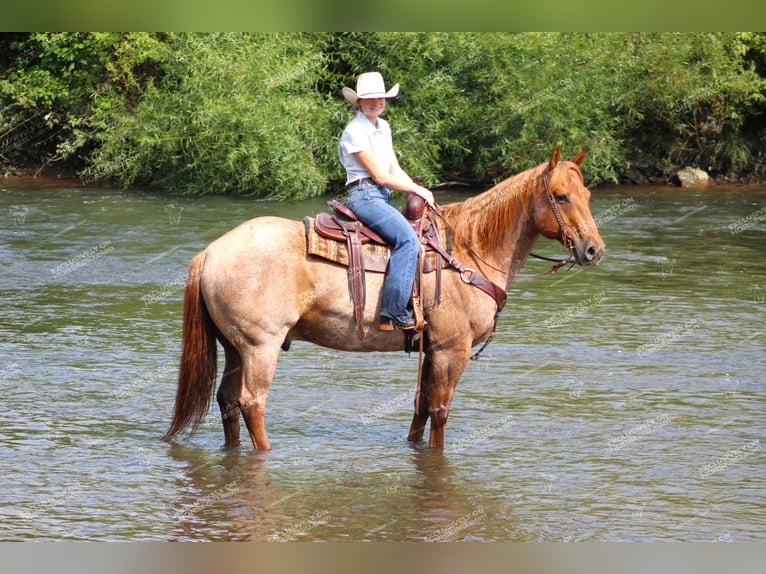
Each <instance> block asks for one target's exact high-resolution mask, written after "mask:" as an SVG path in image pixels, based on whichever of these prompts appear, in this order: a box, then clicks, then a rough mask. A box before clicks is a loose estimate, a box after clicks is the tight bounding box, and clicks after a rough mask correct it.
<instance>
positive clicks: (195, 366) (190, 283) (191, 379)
mask: <svg viewBox="0 0 766 574" xmlns="http://www.w3.org/2000/svg"><path fill="white" fill-rule="evenodd" d="M206 256H207V252H206V251H202V252H201V253H199V254H197V256H195V257H194V259H192V261H191V263H190V264H189V275H188V277H187V278H186V289H185V290H184V312H183V335H182V339H183V350H182V351H181V367H180V369H179V372H178V389H177V390H176V404H175V408H174V409H173V420H172V421H171V423H170V428H169V429H168V432H166V433H165V436H163V437H162V440H165V441H169V440H171V439H172V438H173V437H174V436H176V435H177V434H178V433H179V432H181V431H182V430H184V429H185V428H186V427H188V426H189V425H191V427H192V430H191V432H194V431H196V430H197V428H198V427H199V425H200V424H201V423H202V420H203V419H204V418H205V415H206V414H207V411H208V408H209V407H210V401H211V399H212V394H213V384H214V381H215V378H216V339H215V332H216V331H215V326H214V324H213V321H212V319H211V318H210V314H209V313H208V310H207V306H206V305H205V300H204V299H203V298H202V290H201V285H202V268H203V267H204V265H205V258H206Z"/></svg>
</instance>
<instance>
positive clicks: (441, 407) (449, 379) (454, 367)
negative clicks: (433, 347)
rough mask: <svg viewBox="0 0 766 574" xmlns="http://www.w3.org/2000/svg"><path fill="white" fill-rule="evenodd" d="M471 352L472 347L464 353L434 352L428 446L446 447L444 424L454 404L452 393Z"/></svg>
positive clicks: (430, 387)
mask: <svg viewBox="0 0 766 574" xmlns="http://www.w3.org/2000/svg"><path fill="white" fill-rule="evenodd" d="M469 354H470V348H469V349H467V351H465V352H463V353H460V352H457V353H456V352H454V351H451V352H446V351H440V352H439V353H435V354H434V357H433V359H432V361H433V367H432V378H433V380H432V382H431V385H430V386H429V393H428V394H429V398H428V414H429V416H430V417H431V434H430V436H429V440H428V446H430V447H431V448H444V426H445V425H446V424H447V417H448V416H449V410H450V406H451V405H452V395H453V393H454V392H455V387H457V383H458V381H459V380H460V376H461V375H462V374H463V371H464V370H465V367H466V365H467V364H468V357H469Z"/></svg>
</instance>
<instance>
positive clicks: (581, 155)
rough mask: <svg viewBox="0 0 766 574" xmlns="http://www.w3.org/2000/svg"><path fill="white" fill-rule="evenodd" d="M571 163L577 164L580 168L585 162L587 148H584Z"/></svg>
mask: <svg viewBox="0 0 766 574" xmlns="http://www.w3.org/2000/svg"><path fill="white" fill-rule="evenodd" d="M569 161H571V162H572V163H574V164H577V167H580V166H581V165H582V162H584V161H585V148H582V149H581V150H580V153H578V154H577V155H576V156H574V157H573V158H572V159H570V160H569Z"/></svg>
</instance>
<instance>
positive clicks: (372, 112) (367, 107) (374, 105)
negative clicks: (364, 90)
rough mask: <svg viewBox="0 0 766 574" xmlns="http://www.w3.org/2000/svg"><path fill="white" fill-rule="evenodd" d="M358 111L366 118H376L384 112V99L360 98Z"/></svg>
mask: <svg viewBox="0 0 766 574" xmlns="http://www.w3.org/2000/svg"><path fill="white" fill-rule="evenodd" d="M358 101H359V109H360V110H362V113H363V114H364V115H365V116H367V117H368V118H377V117H378V116H379V115H381V114H382V113H383V112H385V111H386V98H360V99H359V100H358Z"/></svg>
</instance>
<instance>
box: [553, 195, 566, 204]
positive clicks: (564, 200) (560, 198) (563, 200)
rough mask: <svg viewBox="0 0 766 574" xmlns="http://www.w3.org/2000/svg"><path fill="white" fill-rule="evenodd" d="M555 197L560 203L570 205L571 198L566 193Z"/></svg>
mask: <svg viewBox="0 0 766 574" xmlns="http://www.w3.org/2000/svg"><path fill="white" fill-rule="evenodd" d="M555 197H556V201H557V202H558V203H569V196H568V195H567V194H565V193H557V194H556V195H555Z"/></svg>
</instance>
